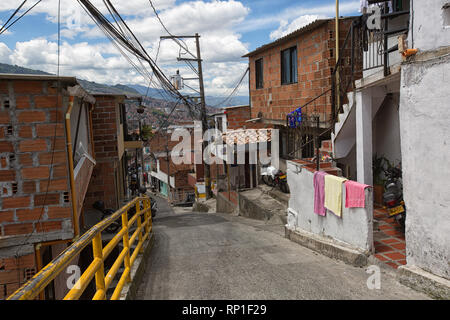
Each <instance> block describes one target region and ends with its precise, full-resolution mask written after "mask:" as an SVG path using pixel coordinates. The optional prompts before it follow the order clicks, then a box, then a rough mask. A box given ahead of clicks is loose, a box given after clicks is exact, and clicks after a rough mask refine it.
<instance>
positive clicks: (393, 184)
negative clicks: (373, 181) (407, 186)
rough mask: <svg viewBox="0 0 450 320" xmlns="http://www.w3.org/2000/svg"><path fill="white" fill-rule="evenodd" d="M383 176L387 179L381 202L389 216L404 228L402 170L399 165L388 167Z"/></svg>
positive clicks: (404, 212)
mask: <svg viewBox="0 0 450 320" xmlns="http://www.w3.org/2000/svg"><path fill="white" fill-rule="evenodd" d="M385 176H386V178H387V180H386V183H385V186H384V190H385V191H384V193H383V203H384V205H385V207H386V209H387V211H388V214H389V217H394V218H395V220H397V222H398V223H399V224H400V226H401V227H402V229H403V230H404V229H405V220H406V206H405V202H404V201H403V187H402V180H401V179H402V170H401V169H400V167H390V168H388V169H387V170H385Z"/></svg>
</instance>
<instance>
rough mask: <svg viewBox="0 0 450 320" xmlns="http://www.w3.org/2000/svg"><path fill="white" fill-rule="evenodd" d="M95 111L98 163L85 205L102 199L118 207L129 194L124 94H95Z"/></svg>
mask: <svg viewBox="0 0 450 320" xmlns="http://www.w3.org/2000/svg"><path fill="white" fill-rule="evenodd" d="M94 97H95V100H96V104H95V109H94V111H93V113H92V123H93V126H92V127H93V136H94V153H95V159H96V161H97V165H96V166H95V168H94V171H93V173H92V177H91V181H90V183H89V188H88V191H87V194H86V199H85V207H86V209H87V210H88V211H90V210H91V209H92V205H93V203H94V202H95V201H97V200H101V201H103V202H104V204H105V207H106V208H111V209H114V210H117V209H118V208H119V207H120V206H121V203H122V201H123V200H124V199H125V198H126V193H127V183H126V163H125V162H126V159H125V158H124V154H125V149H124V122H125V121H124V119H125V105H124V100H125V98H126V97H125V96H124V95H113V94H94Z"/></svg>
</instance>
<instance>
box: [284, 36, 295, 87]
mask: <svg viewBox="0 0 450 320" xmlns="http://www.w3.org/2000/svg"><path fill="white" fill-rule="evenodd" d="M294 52H295V60H294V54H293V53H294ZM285 53H288V55H289V65H288V71H289V75H288V76H286V74H285V72H286V71H285V63H284V55H285ZM280 60H281V61H280V66H281V81H280V82H281V85H290V84H295V83H298V52H297V46H296V45H295V46H292V47H290V48H286V49H284V50H281V53H280ZM294 62H295V63H294ZM294 67H295V68H294ZM287 78H289V79H287Z"/></svg>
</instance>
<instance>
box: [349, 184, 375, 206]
mask: <svg viewBox="0 0 450 320" xmlns="http://www.w3.org/2000/svg"><path fill="white" fill-rule="evenodd" d="M368 187H370V186H369V185H367V184H362V183H359V182H356V181H351V180H347V181H345V207H346V208H365V206H366V203H365V200H366V193H365V190H366V188H368Z"/></svg>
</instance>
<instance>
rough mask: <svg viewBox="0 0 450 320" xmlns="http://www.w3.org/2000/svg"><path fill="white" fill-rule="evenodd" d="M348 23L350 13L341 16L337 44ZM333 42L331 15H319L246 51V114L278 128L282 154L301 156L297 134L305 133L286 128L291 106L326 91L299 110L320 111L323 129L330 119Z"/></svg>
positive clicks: (302, 138)
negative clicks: (315, 18)
mask: <svg viewBox="0 0 450 320" xmlns="http://www.w3.org/2000/svg"><path fill="white" fill-rule="evenodd" d="M351 23H352V18H341V19H340V22H339V33H340V34H339V42H340V45H341V46H342V44H343V43H344V39H345V37H346V35H347V32H348V30H349V28H350V25H351ZM335 48H336V34H335V20H334V19H320V20H316V21H314V22H312V23H310V24H308V25H306V26H304V27H302V28H300V29H298V30H296V31H294V32H292V33H291V34H288V35H286V36H284V37H282V38H280V39H278V40H276V41H274V42H271V43H269V44H266V45H263V46H262V47H260V48H257V49H256V50H254V51H252V52H250V53H248V54H246V55H245V56H244V57H248V58H249V68H250V76H249V81H250V100H251V116H250V117H251V118H258V119H259V121H260V122H262V123H269V124H273V125H276V127H277V128H279V129H281V131H280V153H281V156H282V157H284V158H289V156H288V155H297V156H299V152H298V150H297V151H296V150H295V149H296V148H297V147H296V144H300V142H298V140H299V141H305V140H307V139H308V137H307V136H305V135H304V134H305V133H299V132H295V131H294V132H288V130H285V129H286V123H287V119H286V117H287V114H288V113H289V112H291V111H294V110H295V109H297V108H298V107H301V106H304V105H305V104H307V103H308V102H309V101H311V100H313V99H315V98H316V97H317V96H319V95H320V94H324V95H323V96H321V97H320V98H318V99H317V100H315V101H314V103H313V104H310V105H309V107H308V108H305V110H302V111H303V112H306V113H307V114H308V115H318V116H319V117H320V121H321V123H322V124H323V123H325V124H326V125H321V127H322V129H324V128H326V127H329V126H330V125H331V122H332V121H333V113H334V112H333V110H332V101H331V97H332V96H331V86H332V78H331V77H332V73H333V68H334V66H335V63H336V52H335V51H336V49H335ZM342 55H343V57H350V55H351V50H350V49H347V50H344V51H343V52H342ZM344 61H346V60H345V59H344ZM348 68H350V66H348ZM345 74H346V75H348V73H347V72H345ZM327 92H328V93H327ZM291 131H292V130H291ZM300 156H301V154H300Z"/></svg>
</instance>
